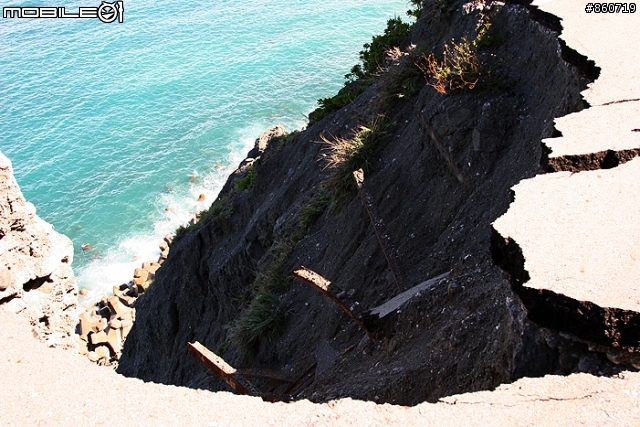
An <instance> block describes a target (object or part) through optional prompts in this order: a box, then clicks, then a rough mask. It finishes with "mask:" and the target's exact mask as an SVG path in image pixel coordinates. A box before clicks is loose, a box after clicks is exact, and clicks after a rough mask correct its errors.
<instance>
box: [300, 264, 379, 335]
mask: <svg viewBox="0 0 640 427" xmlns="http://www.w3.org/2000/svg"><path fill="white" fill-rule="evenodd" d="M293 275H294V276H295V277H296V278H298V279H300V280H301V281H302V282H304V283H306V284H307V285H309V286H311V287H312V288H314V289H317V290H319V291H320V292H322V293H323V294H324V295H326V296H327V297H329V298H330V299H331V300H333V302H335V303H336V304H337V305H338V307H340V308H341V309H342V311H344V312H345V313H347V314H348V315H349V317H351V318H352V319H353V320H354V321H355V322H356V323H357V324H358V326H359V327H360V329H362V330H363V331H364V332H365V333H366V334H367V335H368V336H369V338H371V341H373V342H376V339H375V337H374V336H373V334H372V333H371V332H370V331H369V330H368V329H367V327H366V326H365V325H364V323H362V320H361V319H360V318H361V316H358V314H356V313H354V310H352V309H350V308H349V307H347V306H346V304H345V303H344V302H343V301H342V299H340V298H339V297H338V296H337V295H335V294H334V293H333V292H331V290H330V288H331V287H332V286H335V285H332V283H331V282H330V281H329V280H327V279H325V278H324V277H322V276H321V275H319V274H318V273H316V272H315V271H312V270H310V269H308V268H307V267H305V266H300V268H299V269H297V270H295V271H294V272H293ZM354 309H355V308H354Z"/></svg>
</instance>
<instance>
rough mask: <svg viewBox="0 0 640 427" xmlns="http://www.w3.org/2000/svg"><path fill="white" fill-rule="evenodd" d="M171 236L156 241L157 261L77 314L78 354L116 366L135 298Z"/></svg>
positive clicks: (145, 285) (151, 277)
mask: <svg viewBox="0 0 640 427" xmlns="http://www.w3.org/2000/svg"><path fill="white" fill-rule="evenodd" d="M192 221H193V220H192ZM173 237H174V236H173V235H172V234H167V235H166V236H165V237H164V240H163V241H162V243H160V245H159V248H160V251H161V252H160V257H159V258H158V261H157V262H149V261H145V262H143V263H142V265H141V266H140V267H139V268H136V269H135V271H134V272H133V278H132V280H130V281H129V282H128V283H123V284H121V285H119V286H114V287H113V294H112V295H110V296H103V297H102V298H101V299H100V301H98V302H96V303H95V304H92V305H90V306H89V307H87V308H86V309H85V310H84V311H82V312H81V313H80V314H79V316H78V326H77V327H76V341H77V343H78V347H79V352H80V354H82V355H84V356H86V357H87V358H88V359H89V360H90V361H92V362H95V363H97V364H99V365H105V366H112V367H117V365H118V360H119V359H120V355H121V354H122V347H123V345H124V342H125V340H126V339H127V335H129V332H130V331H131V328H132V327H133V323H134V322H135V318H136V308H135V304H136V300H137V299H138V298H139V297H140V296H141V295H142V294H144V292H145V291H147V289H149V287H150V286H151V284H152V283H153V280H154V279H155V275H156V272H157V271H158V269H159V268H160V266H161V265H162V264H163V263H164V261H165V260H166V259H167V256H168V255H169V248H170V245H171V242H172V241H173Z"/></svg>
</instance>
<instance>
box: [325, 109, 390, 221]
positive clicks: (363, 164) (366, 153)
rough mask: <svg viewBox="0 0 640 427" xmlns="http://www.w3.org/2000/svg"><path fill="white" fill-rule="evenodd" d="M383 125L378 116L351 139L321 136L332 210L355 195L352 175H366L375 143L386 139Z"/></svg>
mask: <svg viewBox="0 0 640 427" xmlns="http://www.w3.org/2000/svg"><path fill="white" fill-rule="evenodd" d="M385 128H386V122H385V121H384V119H383V118H382V117H381V116H377V117H376V118H375V119H373V120H372V121H371V123H370V124H369V125H368V126H360V127H359V128H358V130H357V131H356V132H355V133H354V135H353V136H352V137H351V138H340V137H332V138H331V139H329V138H326V137H324V136H321V137H320V138H321V140H322V143H323V144H325V151H326V154H327V155H326V164H325V169H329V171H330V172H329V175H328V177H327V180H326V186H327V188H329V189H331V191H332V194H331V203H332V205H333V206H334V207H337V208H341V207H344V206H345V205H346V204H347V203H348V202H349V201H350V200H351V199H352V198H353V196H354V195H355V193H356V191H357V188H356V184H355V182H354V180H353V175H352V174H353V171H355V170H358V169H363V170H364V171H365V172H369V170H370V169H371V163H370V161H369V159H370V157H371V155H372V154H373V151H374V150H375V148H376V146H377V144H378V142H379V141H380V139H381V138H382V137H384V135H385Z"/></svg>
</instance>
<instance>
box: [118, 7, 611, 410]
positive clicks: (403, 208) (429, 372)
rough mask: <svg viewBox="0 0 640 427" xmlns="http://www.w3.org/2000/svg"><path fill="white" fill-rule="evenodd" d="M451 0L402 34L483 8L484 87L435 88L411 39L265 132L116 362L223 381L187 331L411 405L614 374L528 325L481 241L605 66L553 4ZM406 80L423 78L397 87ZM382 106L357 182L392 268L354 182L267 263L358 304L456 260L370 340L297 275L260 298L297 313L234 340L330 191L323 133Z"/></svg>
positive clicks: (167, 274)
mask: <svg viewBox="0 0 640 427" xmlns="http://www.w3.org/2000/svg"><path fill="white" fill-rule="evenodd" d="M488 3H490V2H488ZM456 5H457V8H456V9H455V11H454V12H453V13H452V14H451V15H446V14H444V13H443V12H442V11H441V9H439V8H438V5H437V4H436V3H434V2H427V3H426V6H425V10H424V13H423V15H422V18H421V19H420V20H418V22H417V23H416V25H415V27H414V30H413V33H412V35H411V37H410V39H409V40H407V41H406V42H405V43H404V44H403V45H402V47H403V48H404V49H405V50H408V49H409V46H410V45H415V46H416V47H415V48H414V52H419V51H424V52H425V53H428V52H430V51H431V50H434V51H435V52H436V53H439V52H442V49H443V48H444V44H445V43H448V44H449V45H450V46H452V41H453V43H458V44H459V45H461V44H464V43H467V45H468V44H469V43H471V41H473V40H478V38H479V37H480V35H479V34H480V29H481V28H482V26H483V24H485V23H487V22H489V23H490V24H491V27H492V28H493V30H492V31H494V33H493V36H494V38H493V39H492V41H491V42H486V40H485V42H486V43H485V44H484V47H483V48H482V49H480V48H478V55H479V58H480V59H481V60H482V61H484V62H485V63H486V64H487V66H486V67H487V68H486V71H487V73H488V74H491V75H492V76H493V79H492V80H491V79H490V80H489V81H487V84H485V87H484V89H483V88H480V87H479V88H478V89H474V90H470V91H459V92H452V93H448V94H446V95H443V94H441V93H438V92H437V91H436V90H435V89H434V88H433V87H431V86H428V85H425V79H424V77H423V76H421V75H420V73H417V74H416V67H415V62H417V61H419V60H420V58H421V56H420V55H417V54H415V53H414V55H413V56H411V55H410V54H408V55H406V56H403V57H401V59H398V60H397V61H396V62H395V63H393V64H392V65H391V67H390V69H389V71H388V72H386V73H384V74H383V75H382V76H381V77H380V78H378V79H377V80H376V82H375V83H374V84H373V85H372V86H371V87H369V88H368V89H366V90H365V91H364V93H363V94H362V95H361V96H359V97H358V98H357V99H355V101H353V102H352V103H351V104H350V105H348V106H347V107H345V108H344V109H342V110H340V111H338V112H336V113H334V114H331V115H329V116H327V117H326V118H324V119H322V120H321V121H319V122H317V123H315V124H313V125H310V126H309V127H308V129H306V130H303V131H302V132H301V133H299V134H297V135H294V136H292V137H290V138H274V139H272V140H271V142H270V143H269V144H266V147H264V146H263V147H262V148H264V149H265V151H264V152H263V151H261V150H260V149H259V147H257V148H256V149H255V150H254V151H253V152H252V153H250V155H249V158H248V159H247V160H246V161H245V162H243V165H242V166H241V167H240V168H239V169H238V171H237V172H236V173H235V174H234V175H233V176H231V177H230V180H229V182H228V183H227V185H226V187H225V189H224V190H223V192H222V193H221V196H220V200H219V201H218V202H217V203H218V205H217V208H215V209H212V211H216V213H215V214H212V215H210V216H209V218H208V219H207V220H206V221H204V220H203V225H201V226H200V227H199V228H197V229H191V230H189V231H187V232H186V233H185V234H184V235H183V236H182V237H180V238H179V239H176V241H175V242H174V243H173V244H172V247H171V251H170V254H169V258H168V259H167V261H166V262H165V264H164V265H163V266H162V268H161V269H160V270H159V271H158V273H157V276H156V280H155V283H154V285H153V286H152V287H151V288H150V290H149V291H148V292H147V293H146V294H145V295H144V296H143V297H141V298H140V299H139V300H138V302H137V303H136V304H137V306H136V308H137V320H136V324H135V326H134V328H133V330H132V332H131V334H130V335H129V337H128V339H127V342H126V344H125V348H124V353H123V356H122V360H121V361H120V366H119V369H118V372H120V373H122V374H124V375H127V376H136V377H139V378H142V379H145V380H151V381H156V382H162V383H167V384H177V385H187V386H190V387H202V388H209V389H212V390H217V389H222V390H226V389H227V388H226V385H224V384H223V383H222V382H220V381H219V380H217V379H215V378H211V377H208V376H207V375H206V370H205V369H204V368H203V367H202V366H200V365H199V363H198V362H197V361H196V360H195V359H193V358H192V357H191V356H190V355H189V354H188V353H187V350H186V343H187V342H188V341H200V342H201V343H203V344H204V345H206V346H207V347H208V348H210V349H211V350H213V351H216V352H217V353H220V354H221V355H222V356H223V357H224V358H225V359H226V360H227V361H228V362H230V363H231V364H232V365H234V366H236V367H241V368H250V369H262V370H264V369H268V370H269V372H271V376H279V377H282V376H284V377H286V378H287V379H289V380H290V381H295V382H294V386H292V387H288V386H287V385H282V384H277V383H273V382H272V381H261V380H256V381H257V382H258V385H259V386H260V387H263V390H268V391H274V392H280V393H282V392H285V391H286V392H287V393H289V392H290V393H293V394H294V395H295V396H296V397H298V398H304V397H307V398H311V399H313V400H319V401H322V400H330V399H334V398H337V397H346V396H349V397H354V398H360V399H369V400H374V401H377V402H390V403H398V404H411V405H413V404H417V403H419V402H423V401H425V400H427V401H435V400H437V399H438V398H440V397H443V396H447V395H451V394H455V393H461V392H467V391H473V390H486V389H491V388H493V387H496V386H497V385H499V384H501V383H505V382H510V381H513V380H514V379H516V378H519V377H521V376H524V375H527V376H539V375H544V374H547V373H561V374H567V373H570V372H577V371H579V370H583V371H589V372H593V373H598V372H602V373H604V374H612V373H614V372H615V370H616V369H615V368H614V367H612V366H611V365H610V363H609V361H608V360H607V359H606V357H605V356H604V355H590V354H589V349H588V346H587V345H585V344H582V343H579V342H574V341H572V340H571V339H566V338H562V337H560V336H559V335H558V334H557V333H555V332H550V331H546V330H540V329H539V328H538V327H537V326H536V325H534V324H532V323H531V322H530V321H529V320H528V319H527V316H526V311H525V310H524V307H523V306H522V305H521V303H520V301H519V298H518V297H517V296H516V295H515V294H514V293H513V292H512V290H511V287H510V286H509V282H508V281H507V280H505V277H504V276H503V272H502V271H501V270H500V268H499V267H497V266H496V265H495V264H494V263H493V260H492V258H491V253H490V236H491V223H492V222H493V221H495V220H496V219H497V218H498V217H500V216H501V215H502V214H504V212H506V210H507V208H508V206H509V204H510V203H511V201H512V198H513V196H512V191H511V187H512V186H513V185H515V184H516V183H517V182H519V181H520V180H521V179H524V178H529V177H532V176H534V175H536V174H537V173H539V172H542V171H543V169H542V167H541V159H542V158H543V151H542V146H541V144H540V141H541V140H542V139H544V138H548V137H551V136H553V135H554V129H553V119H554V117H558V116H562V115H565V114H568V113H570V112H574V111H579V110H581V109H582V108H583V107H584V106H585V103H584V101H583V99H582V98H581V96H580V91H581V90H583V89H585V88H586V87H587V86H586V85H587V83H588V82H589V81H590V79H593V78H595V77H597V75H598V69H597V67H595V66H594V65H593V63H592V62H589V61H588V60H587V59H586V58H584V57H582V56H581V55H580V54H578V53H577V52H575V51H573V50H572V49H570V48H567V47H566V46H565V45H564V43H561V42H560V41H559V40H558V32H559V31H560V24H559V20H558V19H557V18H555V17H553V16H551V15H546V14H543V13H541V12H539V11H536V10H535V9H528V8H526V7H524V6H522V5H518V4H511V3H509V4H506V5H502V4H500V3H491V4H484V3H483V2H476V3H469V4H466V5H462V3H461V2H456ZM465 40H466V42H465ZM478 43H479V42H478ZM404 83H411V84H413V85H414V86H415V90H414V91H409V92H408V93H407V95H406V96H403V97H401V98H399V97H398V96H397V94H398V92H397V90H398V89H397V88H398V86H399V85H400V86H402V84H404ZM381 113H384V114H385V116H386V121H387V123H388V127H387V128H386V130H385V133H384V134H380V135H382V136H380V137H379V138H378V142H377V145H376V146H375V149H374V150H373V151H372V153H370V154H369V155H368V157H367V158H366V162H365V163H364V165H365V167H366V169H367V172H366V173H365V184H364V186H365V189H366V190H367V191H368V193H369V195H370V200H371V204H372V206H374V207H375V209H376V210H377V215H379V218H380V219H381V221H383V222H384V223H385V225H386V231H385V234H386V235H387V236H388V240H389V241H390V242H391V243H393V246H394V247H395V249H394V250H393V251H392V252H394V253H393V254H392V255H391V256H392V258H394V259H395V261H394V262H395V264H396V269H397V270H398V274H397V275H396V276H397V277H399V278H398V283H397V284H396V280H395V279H394V274H392V273H391V270H390V268H389V265H388V262H387V259H386V257H385V254H384V252H383V251H382V249H381V246H380V244H379V241H378V238H377V237H376V230H374V227H373V226H372V224H371V221H370V218H369V214H368V213H367V210H366V209H365V208H364V206H363V204H362V202H361V200H360V199H359V198H358V197H357V196H356V195H355V193H353V194H352V196H351V198H350V199H348V203H347V204H346V206H345V207H344V208H343V209H331V208H327V209H324V210H323V211H321V212H322V213H321V215H320V216H319V218H318V219H317V220H316V221H315V222H313V223H312V224H311V225H310V226H309V227H308V229H305V230H304V232H303V233H302V235H303V237H302V238H301V239H296V240H295V242H294V244H293V245H292V247H293V249H292V251H291V252H290V253H288V252H287V254H286V256H285V257H284V259H283V260H282V265H283V268H282V269H281V270H279V271H278V272H277V273H278V274H280V273H282V275H283V276H284V278H285V279H286V278H290V277H291V272H292V271H293V270H294V269H296V268H298V267H299V266H301V265H304V266H307V267H309V268H311V269H312V270H314V271H316V272H318V273H320V274H322V275H323V276H324V277H326V278H327V279H329V280H331V281H332V282H333V283H335V284H336V285H338V286H340V287H341V288H343V289H344V290H345V294H347V295H348V296H349V297H351V298H352V299H353V300H354V301H356V302H357V303H358V305H359V306H360V307H364V308H373V307H375V306H376V305H379V304H381V303H383V302H385V301H386V300H388V299H390V298H392V297H393V296H394V295H396V294H397V293H399V292H400V291H404V290H406V289H409V288H410V287H411V286H413V285H416V284H418V283H421V282H423V281H425V280H427V279H430V278H432V277H435V276H437V275H439V274H441V273H445V272H451V274H450V275H449V276H448V277H447V278H446V279H445V280H442V281H440V282H439V283H438V284H437V286H434V287H432V288H431V289H430V290H429V291H427V292H424V293H422V294H421V295H420V296H418V297H416V298H414V299H413V300H411V302H410V303H409V304H408V306H407V307H404V308H403V309H402V310H398V311H397V312H396V313H394V314H393V315H390V316H388V317H387V318H386V319H385V322H383V323H384V324H383V325H382V326H381V329H382V330H383V332H384V333H383V335H384V336H383V338H382V339H381V340H380V341H378V342H377V343H376V344H373V343H369V342H368V341H367V340H366V339H363V337H364V336H365V335H364V333H363V332H362V331H360V329H358V327H357V325H355V323H353V322H351V321H350V320H349V318H348V317H347V316H346V315H345V314H344V313H343V312H342V311H340V309H339V308H337V306H335V305H334V304H333V303H332V302H331V301H330V300H328V299H327V298H326V297H324V296H323V295H321V294H320V293H318V292H317V291H315V290H313V289H311V288H309V287H307V286H306V285H304V284H303V283H301V282H298V281H294V282H293V283H291V284H290V285H286V284H285V285H283V286H282V287H277V289H276V292H275V294H276V301H273V300H271V302H270V303H271V304H272V307H278V308H280V309H281V310H282V311H283V312H285V313H289V316H288V318H287V320H286V321H285V322H282V321H281V322H280V324H279V325H278V327H281V328H282V329H283V331H282V333H281V334H280V335H279V336H278V338H277V339H275V340H272V341H269V340H267V339H264V337H263V338H262V339H260V340H259V341H258V343H257V345H256V347H255V352H254V353H253V354H251V355H249V356H247V355H243V354H242V351H241V350H242V345H243V341H242V339H233V336H232V334H231V331H233V330H234V328H236V330H237V326H238V324H239V319H242V318H243V316H246V314H247V312H248V311H249V310H250V309H251V308H252V303H251V301H252V298H255V289H256V285H255V283H256V282H257V281H258V280H262V279H264V277H261V275H262V276H267V278H269V276H276V273H274V270H270V266H272V265H275V264H276V263H277V262H278V257H277V254H278V253H281V252H278V251H279V250H281V248H282V247H284V246H286V245H288V244H291V241H292V240H293V237H292V235H293V234H295V233H293V232H291V230H299V229H300V223H301V222H303V220H304V218H303V214H301V212H304V211H305V209H306V208H307V207H308V206H309V205H310V204H312V202H313V201H314V200H316V199H314V197H318V194H321V192H322V185H323V182H325V181H324V180H325V179H326V177H327V174H328V171H327V169H326V168H325V166H326V156H327V151H326V144H324V145H323V144H322V143H320V142H321V141H322V140H323V139H322V137H323V136H324V138H325V139H327V140H335V138H345V139H347V138H351V137H352V136H353V135H354V133H355V132H356V131H357V130H358V129H359V127H360V126H368V127H371V126H372V123H373V121H374V119H373V118H374V117H375V116H376V114H381ZM263 145H264V144H263ZM250 169H252V170H253V172H251V173H255V175H256V181H255V185H253V186H252V187H251V188H248V189H244V190H241V189H240V188H239V187H238V184H237V182H238V181H239V182H242V183H243V184H242V186H243V187H242V188H244V183H246V182H247V181H246V180H247V179H248V178H243V177H246V176H247V174H249V173H250V172H249V170H250ZM240 180H241V181H240ZM334 190H335V189H334V188H329V193H331V192H332V191H334ZM225 212H232V213H233V214H232V215H226V214H225ZM298 237H299V236H298ZM271 311H275V309H273V310H271ZM254 320H255V319H254ZM276 320H277V319H276ZM557 341H560V345H557V344H554V343H556V342H557ZM550 342H551V343H552V345H549V343H550ZM244 344H246V342H245V343H244ZM581 361H582V362H583V363H582V365H581V364H580V362H581ZM587 362H589V363H587ZM287 389H289V390H287Z"/></svg>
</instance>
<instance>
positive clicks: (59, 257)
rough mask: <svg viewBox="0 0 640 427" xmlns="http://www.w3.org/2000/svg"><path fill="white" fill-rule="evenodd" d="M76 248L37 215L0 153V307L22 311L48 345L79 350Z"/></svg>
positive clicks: (5, 158)
mask: <svg viewBox="0 0 640 427" xmlns="http://www.w3.org/2000/svg"><path fill="white" fill-rule="evenodd" d="M72 261H73V245H72V243H71V240H69V238H67V237H66V236H64V235H62V234H60V233H57V232H56V231H54V229H53V226H52V225H51V224H48V223H47V222H45V221H44V220H42V219H41V218H40V217H38V216H37V215H36V209H35V207H34V206H33V204H31V203H29V202H27V201H26V200H25V199H24V197H23V195H22V192H21V191H20V188H19V187H18V183H17V182H16V180H15V178H14V176H13V169H12V167H11V162H10V161H9V159H8V158H7V157H5V156H4V154H2V153H0V305H4V306H5V308H6V309H8V310H9V311H13V312H24V314H25V315H26V316H27V317H28V318H29V321H30V323H31V325H32V327H33V329H34V331H35V332H36V333H37V335H38V336H39V337H40V338H41V339H42V340H44V341H46V343H47V344H48V345H50V346H56V347H63V348H71V347H75V346H76V342H75V335H74V330H75V326H76V324H77V322H78V321H77V314H76V313H75V309H76V307H77V304H78V299H77V288H76V284H75V276H74V274H73V271H72V269H71V262H72Z"/></svg>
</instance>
